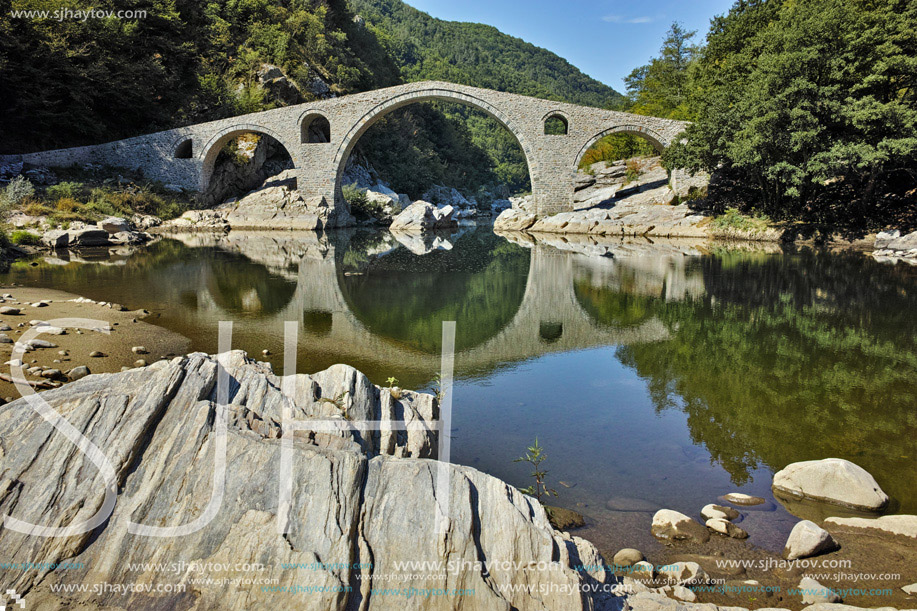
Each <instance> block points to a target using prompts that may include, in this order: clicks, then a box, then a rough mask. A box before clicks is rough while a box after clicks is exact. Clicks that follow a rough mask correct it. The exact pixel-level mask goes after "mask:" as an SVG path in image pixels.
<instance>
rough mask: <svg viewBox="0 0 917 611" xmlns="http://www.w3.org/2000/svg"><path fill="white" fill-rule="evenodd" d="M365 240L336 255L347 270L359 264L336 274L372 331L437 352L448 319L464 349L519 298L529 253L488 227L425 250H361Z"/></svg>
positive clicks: (508, 315)
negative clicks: (422, 252) (368, 254)
mask: <svg viewBox="0 0 917 611" xmlns="http://www.w3.org/2000/svg"><path fill="white" fill-rule="evenodd" d="M365 239H366V240H370V242H368V243H363V242H362V241H361V238H360V237H358V236H355V237H354V239H353V241H352V242H351V245H350V247H349V248H348V249H347V250H346V251H345V252H343V253H342V254H341V255H340V256H341V257H342V260H343V261H344V262H345V265H344V267H345V268H346V269H348V270H359V271H358V272H357V273H356V274H354V275H344V274H343V273H339V278H338V280H339V283H340V287H341V292H342V294H343V295H344V299H345V300H346V302H347V305H348V307H349V308H350V310H351V312H352V313H353V315H354V316H356V317H357V319H358V320H360V322H362V323H363V324H364V325H366V327H367V328H368V329H369V330H370V331H371V332H373V333H374V334H376V335H381V336H383V337H387V338H389V339H393V340H396V341H398V342H401V343H403V344H405V345H408V346H411V347H413V348H416V349H418V350H421V351H423V352H427V353H429V354H435V353H438V352H439V351H440V347H441V344H442V322H443V321H444V320H454V321H456V349H457V350H464V349H467V348H470V347H473V346H476V345H479V344H481V343H483V342H485V341H487V340H488V339H490V338H491V337H493V336H494V335H496V334H497V333H498V332H499V331H500V329H502V328H503V327H504V326H505V325H506V324H507V323H509V322H510V321H511V320H512V318H513V316H514V315H515V314H516V312H517V310H518V309H519V305H520V304H521V303H522V298H523V295H524V293H525V285H526V280H527V277H528V270H529V257H530V253H529V252H528V251H527V250H526V249H524V248H521V247H519V246H516V245H513V244H510V243H508V242H506V241H505V240H503V239H502V238H499V237H497V236H495V235H494V234H493V233H492V232H490V231H475V232H470V233H467V234H464V235H462V236H461V237H459V238H458V239H457V240H456V242H455V245H454V248H453V249H452V250H448V251H445V250H438V251H434V252H431V253H428V254H426V255H423V256H418V255H414V254H412V253H411V252H410V251H408V250H407V249H405V248H397V249H395V250H393V251H392V252H390V253H387V254H385V255H384V256H380V257H376V258H368V257H365V256H361V254H360V253H361V252H365V250H366V248H368V247H371V245H372V244H373V242H371V240H372V238H371V237H367V238H365ZM339 269H340V267H339ZM351 273H353V272H351Z"/></svg>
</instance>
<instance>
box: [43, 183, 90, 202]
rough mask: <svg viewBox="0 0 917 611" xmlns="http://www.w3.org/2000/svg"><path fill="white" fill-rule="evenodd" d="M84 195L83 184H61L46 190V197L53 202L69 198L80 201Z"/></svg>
mask: <svg viewBox="0 0 917 611" xmlns="http://www.w3.org/2000/svg"><path fill="white" fill-rule="evenodd" d="M82 193H83V183H81V182H74V181H64V182H59V183H57V184H56V185H51V186H50V187H48V188H47V189H45V197H46V198H47V199H48V200H49V201H52V202H56V201H58V200H61V199H64V198H67V199H74V200H75V199H79V197H80V195H82Z"/></svg>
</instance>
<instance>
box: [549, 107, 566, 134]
mask: <svg viewBox="0 0 917 611" xmlns="http://www.w3.org/2000/svg"><path fill="white" fill-rule="evenodd" d="M569 128H570V122H569V121H567V117H565V116H563V115H562V114H560V113H559V112H555V113H551V114H550V115H548V116H547V117H546V118H545V120H544V133H545V135H546V136H566V135H567V130H568V129H569Z"/></svg>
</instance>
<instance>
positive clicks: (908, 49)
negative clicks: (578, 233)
mask: <svg viewBox="0 0 917 611" xmlns="http://www.w3.org/2000/svg"><path fill="white" fill-rule="evenodd" d="M686 74H687V79H688V103H687V104H688V109H689V116H690V117H692V118H694V119H695V123H694V124H693V125H692V126H691V127H690V128H689V130H688V134H687V136H688V140H687V144H686V145H685V146H676V147H673V148H672V149H671V151H670V153H669V155H668V163H669V164H671V165H682V166H687V167H691V168H697V169H700V168H702V169H707V170H712V169H714V168H717V167H721V168H722V170H723V172H722V173H723V175H724V176H725V177H727V178H729V179H731V180H729V181H728V182H727V184H729V185H731V189H730V190H723V192H722V195H723V198H724V202H723V203H727V202H728V199H729V198H731V199H732V200H733V201H736V202H740V203H743V204H744V205H745V206H746V207H748V206H749V205H752V206H755V207H757V208H759V209H760V210H762V211H764V212H767V213H768V214H771V215H773V216H775V217H778V218H801V219H804V220H809V221H814V222H817V223H825V224H836V223H838V222H841V221H843V220H844V219H855V221H856V223H857V224H859V225H860V226H861V227H862V225H863V220H864V219H865V220H866V221H867V222H869V220H870V219H884V220H886V221H887V220H890V219H891V218H894V217H896V216H897V218H898V220H899V222H901V223H902V224H914V223H917V218H914V217H915V215H917V171H915V169H914V168H915V167H917V163H915V162H917V4H915V3H913V2H909V1H907V0H801V1H795V2H788V1H782V0H740V1H739V2H737V3H736V4H735V5H734V6H733V8H732V9H731V10H730V11H729V13H728V14H726V15H724V16H721V17H717V18H716V19H714V20H713V23H712V27H711V30H710V33H709V35H708V37H707V41H706V47H705V48H704V49H703V51H702V52H701V53H700V54H699V56H698V58H697V60H696V61H695V62H694V65H692V66H689V67H688V68H687V69H686Z"/></svg>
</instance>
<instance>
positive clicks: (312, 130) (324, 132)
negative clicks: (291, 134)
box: [299, 110, 331, 144]
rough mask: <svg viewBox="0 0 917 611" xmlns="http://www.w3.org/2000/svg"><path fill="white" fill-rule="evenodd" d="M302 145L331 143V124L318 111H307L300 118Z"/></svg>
mask: <svg viewBox="0 0 917 611" xmlns="http://www.w3.org/2000/svg"><path fill="white" fill-rule="evenodd" d="M299 134H300V136H299V138H300V139H299V141H300V143H301V144H327V143H329V142H331V122H330V121H328V117H326V116H325V115H324V114H323V113H321V112H319V111H317V110H307V111H305V112H304V113H302V114H301V115H300V117H299Z"/></svg>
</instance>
